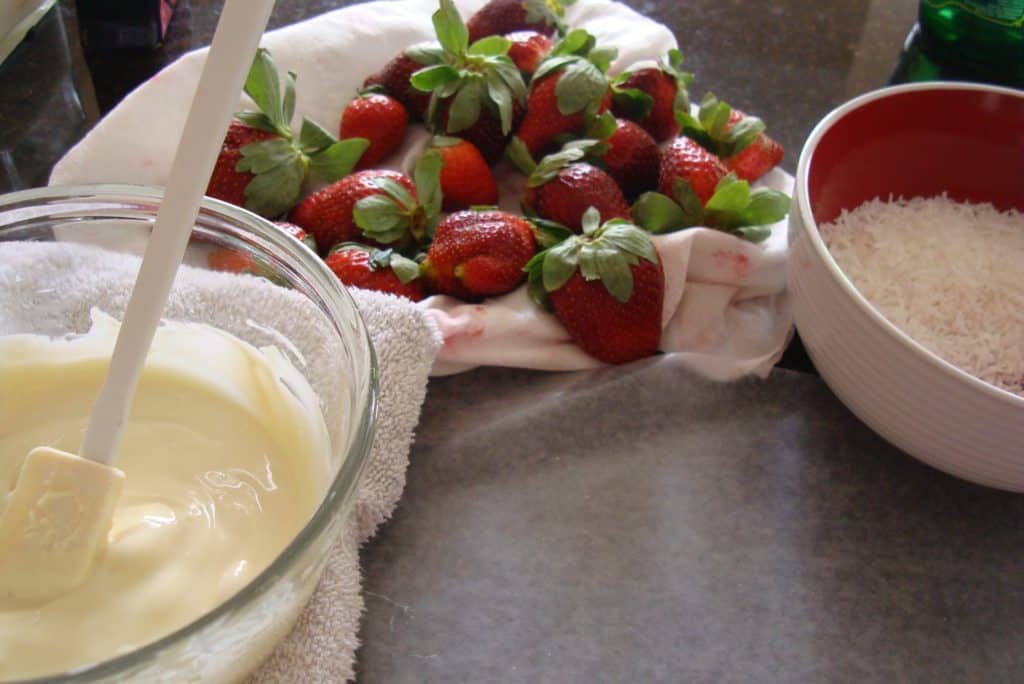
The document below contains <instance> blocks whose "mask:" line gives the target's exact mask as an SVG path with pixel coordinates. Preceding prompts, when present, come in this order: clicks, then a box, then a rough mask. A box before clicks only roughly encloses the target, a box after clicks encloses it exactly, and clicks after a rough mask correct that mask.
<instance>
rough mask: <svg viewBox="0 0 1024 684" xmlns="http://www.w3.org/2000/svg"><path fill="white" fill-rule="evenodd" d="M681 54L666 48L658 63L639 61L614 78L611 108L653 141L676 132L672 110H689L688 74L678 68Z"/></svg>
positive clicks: (677, 130)
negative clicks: (641, 129) (639, 127)
mask: <svg viewBox="0 0 1024 684" xmlns="http://www.w3.org/2000/svg"><path fill="white" fill-rule="evenodd" d="M682 62H683V55H682V53H681V52H679V51H678V50H670V51H669V53H668V57H667V59H664V60H662V62H661V63H657V64H656V63H647V62H641V63H640V64H635V65H633V66H632V67H630V68H629V69H628V70H626V71H625V72H624V73H623V74H622V75H620V76H619V77H618V78H616V79H615V95H614V98H613V102H612V111H613V112H615V116H617V117H621V118H626V119H632V120H633V121H636V122H637V123H639V124H640V125H641V126H642V127H643V128H644V130H646V131H647V132H648V133H650V134H651V137H653V138H654V140H655V141H656V142H662V141H664V140H668V139H669V138H674V137H675V136H677V135H679V122H678V121H677V119H676V111H685V112H689V110H690V99H689V94H688V87H689V84H690V81H691V80H692V78H693V77H692V76H691V75H690V74H688V73H686V72H683V71H680V70H679V67H680V66H681V65H682Z"/></svg>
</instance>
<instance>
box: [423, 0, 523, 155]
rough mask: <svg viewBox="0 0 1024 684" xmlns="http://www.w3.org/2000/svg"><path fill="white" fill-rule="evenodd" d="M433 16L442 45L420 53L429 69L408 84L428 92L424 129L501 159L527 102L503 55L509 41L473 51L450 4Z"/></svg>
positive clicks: (520, 78)
mask: <svg viewBox="0 0 1024 684" xmlns="http://www.w3.org/2000/svg"><path fill="white" fill-rule="evenodd" d="M440 5H441V6H440V9H438V11H437V12H435V13H434V14H433V22H434V30H435V33H436V34H437V39H438V42H439V43H440V47H438V48H435V49H432V50H426V51H421V53H418V54H420V55H421V58H422V60H423V61H424V62H429V66H426V67H425V68H423V69H421V70H420V71H418V72H416V73H415V74H414V75H413V76H412V78H411V83H412V85H413V86H414V87H416V88H418V89H420V90H422V91H424V92H430V93H432V94H431V99H430V105H429V107H428V109H427V113H426V115H425V120H426V123H427V128H429V129H430V130H431V131H433V132H434V133H437V134H440V135H456V136H458V137H460V138H464V139H466V140H468V141H469V142H471V143H473V144H474V145H476V147H477V149H479V150H480V153H481V154H483V155H484V158H485V159H487V161H488V162H489V163H494V162H496V161H497V160H498V159H500V158H501V154H502V152H503V151H504V149H505V142H506V139H507V138H508V136H509V135H510V134H511V132H512V129H513V128H514V127H515V126H516V125H517V123H518V120H519V118H520V116H521V113H522V107H523V104H524V103H525V100H526V83H525V82H524V81H523V76H522V74H521V73H519V70H518V69H516V67H515V65H514V64H513V63H512V60H510V59H509V57H508V55H507V54H505V53H506V52H507V51H508V44H507V42H503V41H496V42H495V41H492V44H491V45H490V47H488V48H486V49H481V50H480V51H479V52H471V51H470V46H469V37H468V32H467V29H466V25H465V24H464V23H463V21H462V17H461V16H460V15H459V12H458V10H457V9H455V5H454V4H453V2H452V0H441V3H440Z"/></svg>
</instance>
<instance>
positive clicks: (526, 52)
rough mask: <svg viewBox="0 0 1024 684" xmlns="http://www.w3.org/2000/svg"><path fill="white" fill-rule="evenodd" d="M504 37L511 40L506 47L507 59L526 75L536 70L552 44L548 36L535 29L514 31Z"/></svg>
mask: <svg viewBox="0 0 1024 684" xmlns="http://www.w3.org/2000/svg"><path fill="white" fill-rule="evenodd" d="M505 37H506V38H508V39H509V40H510V41H512V45H511V46H509V49H508V57H509V59H511V60H512V61H513V62H514V63H515V65H516V66H517V67H518V68H519V70H520V71H521V72H523V73H524V74H526V75H527V76H529V75H531V74H533V72H535V71H536V70H537V67H538V66H540V63H541V60H543V59H544V58H545V57H547V56H548V53H550V52H551V48H552V46H553V45H554V43H552V42H551V39H550V38H549V37H547V36H546V35H544V34H543V33H537V32H536V31H515V32H513V33H510V34H508V35H507V36H505Z"/></svg>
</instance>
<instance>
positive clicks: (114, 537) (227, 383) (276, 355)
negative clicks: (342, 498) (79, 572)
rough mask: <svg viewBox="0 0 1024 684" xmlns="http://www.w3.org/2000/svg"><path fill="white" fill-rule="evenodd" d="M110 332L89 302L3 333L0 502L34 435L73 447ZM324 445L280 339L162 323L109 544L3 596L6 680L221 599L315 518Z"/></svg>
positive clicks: (173, 623) (137, 636)
mask: <svg viewBox="0 0 1024 684" xmlns="http://www.w3.org/2000/svg"><path fill="white" fill-rule="evenodd" d="M117 329H118V325H117V322H116V321H114V320H113V319H111V318H110V317H108V316H106V315H104V314H101V313H99V312H94V314H93V327H92V329H91V330H90V332H89V333H88V334H86V335H83V336H79V337H75V338H71V339H64V340H55V339H50V338H46V337H42V336H36V335H13V336H8V337H0V508H2V506H3V497H5V496H6V492H7V491H8V490H9V489H10V488H11V487H12V486H13V485H14V481H15V479H16V478H17V474H18V471H19V468H20V465H21V462H22V460H23V459H24V458H25V456H26V455H27V454H28V452H29V451H30V450H31V449H32V448H33V447H36V446H39V445H50V446H53V447H56V448H59V449H63V450H66V451H69V452H75V451H76V450H77V448H78V446H79V442H80V441H81V438H82V435H83V432H84V429H85V425H86V422H87V420H88V415H89V411H90V410H91V408H92V404H93V402H94V401H95V399H96V395H97V393H98V391H99V387H100V384H101V383H102V381H103V377H104V374H105V371H106V367H107V364H108V363H109V359H110V353H111V350H112V349H113V343H114V339H115V338H116V335H117ZM328 449H329V445H328V438H327V430H326V427H325V425H324V422H323V418H322V416H321V412H320V410H319V407H318V404H317V400H316V396H315V393H314V392H313V390H312V389H311V388H310V387H309V385H308V383H307V382H306V380H305V378H303V377H302V375H301V374H300V373H299V372H298V371H296V370H295V368H294V367H292V366H291V365H290V364H289V363H288V361H287V360H286V359H285V357H284V356H283V355H282V354H281V353H280V352H279V351H278V350H277V349H276V348H273V347H268V348H265V349H263V350H257V349H256V348H254V347H252V346H250V345H248V344H246V343H244V342H242V341H240V340H238V339H237V338H235V337H233V336H231V335H228V334H227V333H225V332H223V331H220V330H216V329H214V328H211V327H208V326H203V325H195V324H180V323H168V324H165V325H164V326H163V327H161V328H160V329H159V330H158V331H157V334H156V338H155V339H154V341H153V347H152V350H151V352H150V355H149V357H148V359H147V364H146V369H145V371H144V372H143V375H142V380H141V382H140V384H139V388H138V392H137V394H136V396H135V400H134V402H133V404H132V410H131V414H130V416H129V422H128V425H127V427H126V430H125V433H124V441H123V443H122V446H121V448H120V452H119V454H118V458H117V466H118V467H119V468H121V469H122V470H123V471H124V473H125V478H126V479H125V485H124V493H123V495H122V496H121V499H120V501H119V503H118V506H117V510H116V512H115V515H114V524H113V527H112V529H111V531H110V535H109V537H108V544H107V548H106V549H105V550H104V551H101V553H100V555H99V556H98V557H97V559H96V562H95V564H94V566H93V568H92V571H91V574H90V576H89V577H88V579H86V581H85V582H84V583H83V584H82V585H80V586H79V587H77V588H76V589H74V590H72V591H71V592H69V593H67V594H65V595H63V596H60V597H58V598H55V599H53V600H51V601H49V602H46V603H43V604H40V605H32V604H25V603H19V602H16V601H13V600H11V599H9V598H5V597H3V596H0V680H3V679H10V678H24V677H33V676H40V675H46V674H54V673H57V672H64V671H67V670H70V669H75V668H79V667H83V666H87V665H90V664H94V663H97V662H100V661H103V660H106V659H108V658H110V657H112V656H116V655H118V654H122V653H125V652H127V651H131V650H133V649H135V648H138V647H139V646H142V645H144V644H146V643H148V642H151V641H153V640H155V639H158V638H160V637H161V636H164V635H166V634H169V633H170V632H172V631H174V630H176V629H178V628H180V627H183V626H184V625H186V624H188V623H189V622H191V621H193V620H195V619H196V618H198V617H199V616H201V615H202V614H203V613H205V612H207V611H209V610H210V609H212V608H214V607H216V606H217V605H218V604H220V603H222V602H223V601H224V600H225V599H227V598H228V597H230V596H231V595H232V594H234V593H235V592H236V591H238V590H239V589H241V588H242V587H243V586H244V585H245V584H246V583H247V582H249V580H251V579H252V578H253V577H255V576H256V575H257V574H258V573H259V572H260V571H261V570H263V569H264V568H265V567H266V566H267V565H268V564H269V563H270V562H271V561H273V559H274V558H275V557H276V556H277V555H278V554H279V553H280V552H281V551H282V550H283V549H284V547H285V546H286V545H287V544H288V543H289V542H290V541H291V540H292V539H293V538H294V537H295V535H296V534H297V533H298V531H299V530H300V529H301V527H302V526H303V525H304V524H305V523H306V521H307V520H308V519H309V517H310V515H311V514H312V512H313V510H314V509H315V508H316V507H317V505H318V503H319V502H320V500H321V498H322V496H323V492H324V489H325V485H326V482H327V480H328V469H327V456H328Z"/></svg>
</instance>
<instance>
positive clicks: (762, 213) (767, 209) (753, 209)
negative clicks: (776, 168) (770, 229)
mask: <svg viewBox="0 0 1024 684" xmlns="http://www.w3.org/2000/svg"><path fill="white" fill-rule="evenodd" d="M790 203H791V200H790V198H789V196H787V195H786V194H784V193H781V192H779V191H778V190H770V189H768V188H757V189H756V190H754V191H753V192H751V193H750V203H749V204H748V205H747V207H746V208H745V209H743V211H742V212H740V221H741V222H742V223H743V224H745V225H749V226H766V225H770V224H772V223H776V222H777V221H781V220H782V219H784V218H785V217H786V214H788V213H789V206H790Z"/></svg>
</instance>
